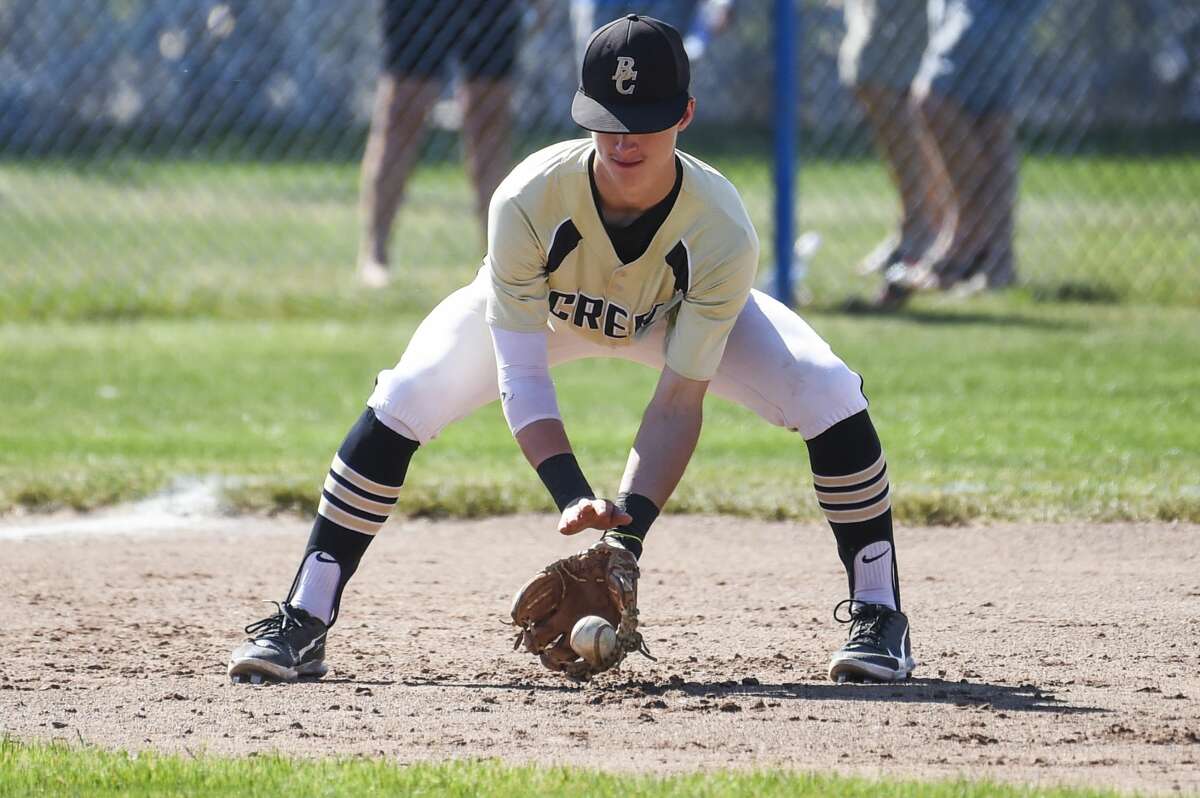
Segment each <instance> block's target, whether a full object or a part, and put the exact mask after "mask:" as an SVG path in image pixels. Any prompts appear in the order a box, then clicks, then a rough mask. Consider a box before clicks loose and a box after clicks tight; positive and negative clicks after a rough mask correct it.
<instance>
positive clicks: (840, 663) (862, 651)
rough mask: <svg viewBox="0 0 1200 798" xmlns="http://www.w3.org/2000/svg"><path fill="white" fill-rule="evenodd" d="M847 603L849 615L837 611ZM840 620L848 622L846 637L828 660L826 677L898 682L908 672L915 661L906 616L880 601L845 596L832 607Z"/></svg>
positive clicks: (904, 677)
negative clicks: (842, 615) (877, 602)
mask: <svg viewBox="0 0 1200 798" xmlns="http://www.w3.org/2000/svg"><path fill="white" fill-rule="evenodd" d="M846 605H849V607H850V609H849V617H847V618H842V617H841V616H839V615H838V610H840V609H841V608H842V607H843V606H846ZM833 617H834V619H835V620H837V621H838V622H840V623H848V624H850V639H849V640H847V641H846V645H844V646H842V647H841V648H840V649H838V650H837V651H836V652H835V653H834V655H833V658H832V659H830V660H829V678H830V679H832V680H833V681H835V682H838V683H839V684H840V683H841V682H847V681H864V680H867V681H876V682H898V681H900V680H902V679H907V678H908V677H909V676H910V675H912V672H913V668H915V667H917V661H916V660H915V659H913V656H912V643H911V642H910V641H909V639H908V618H907V617H906V616H905V615H904V613H902V612H899V611H898V610H893V609H891V608H889V607H886V606H884V605H883V604H864V603H863V602H861V601H855V600H853V599H846V600H845V601H842V602H841V603H839V604H838V605H837V606H836V607H834V610H833Z"/></svg>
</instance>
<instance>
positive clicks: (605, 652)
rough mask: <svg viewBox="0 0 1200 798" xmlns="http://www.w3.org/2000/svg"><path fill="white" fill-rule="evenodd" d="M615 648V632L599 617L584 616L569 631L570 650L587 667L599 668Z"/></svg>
mask: <svg viewBox="0 0 1200 798" xmlns="http://www.w3.org/2000/svg"><path fill="white" fill-rule="evenodd" d="M616 647H617V630H616V629H613V627H612V624H610V623H609V622H608V621H606V620H604V619H603V618H601V617H600V616H599V615H585V616H583V617H582V618H580V619H579V620H578V621H576V622H575V627H574V628H573V629H571V648H572V649H573V650H574V651H575V653H576V654H578V655H579V656H581V657H583V658H584V660H586V661H587V663H588V664H589V665H593V666H596V667H599V666H600V664H601V663H603V662H604V661H605V660H607V659H608V658H609V657H610V656H612V653H613V651H614V650H615V649H616Z"/></svg>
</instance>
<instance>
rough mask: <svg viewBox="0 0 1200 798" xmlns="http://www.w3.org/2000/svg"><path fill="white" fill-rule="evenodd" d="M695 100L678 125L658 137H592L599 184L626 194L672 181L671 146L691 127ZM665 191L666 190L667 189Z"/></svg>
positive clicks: (631, 134) (689, 104) (632, 135)
mask: <svg viewBox="0 0 1200 798" xmlns="http://www.w3.org/2000/svg"><path fill="white" fill-rule="evenodd" d="M694 107H695V100H691V101H689V102H688V107H687V110H686V111H684V113H683V117H682V118H681V119H680V120H679V123H678V124H676V125H675V126H673V127H669V128H667V129H666V130H661V131H659V132H658V133H593V134H592V139H593V141H595V143H596V168H597V170H598V171H603V172H604V176H603V178H601V182H602V183H603V182H607V181H605V180H604V178H607V180H608V181H611V183H612V184H614V185H616V186H619V187H620V188H621V189H623V190H625V191H630V192H638V191H639V190H641V189H643V188H648V187H649V186H651V185H654V184H656V183H661V182H664V181H669V182H670V183H674V181H675V142H676V139H677V138H678V136H679V132H680V131H681V130H683V129H684V128H686V127H687V126H688V125H689V124H691V121H692V117H693V115H694V110H693V109H694ZM668 189H669V186H668Z"/></svg>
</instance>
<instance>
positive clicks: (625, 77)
mask: <svg viewBox="0 0 1200 798" xmlns="http://www.w3.org/2000/svg"><path fill="white" fill-rule="evenodd" d="M636 78H637V72H635V71H634V69H633V59H632V58H630V57H629V56H627V55H619V56H617V71H616V72H614V73H613V76H612V79H613V82H615V83H616V84H617V94H633V90H634V88H635V87H634V86H633V85H629V86H626V85H625V84H626V83H628V82H630V81H633V80H635V79H636Z"/></svg>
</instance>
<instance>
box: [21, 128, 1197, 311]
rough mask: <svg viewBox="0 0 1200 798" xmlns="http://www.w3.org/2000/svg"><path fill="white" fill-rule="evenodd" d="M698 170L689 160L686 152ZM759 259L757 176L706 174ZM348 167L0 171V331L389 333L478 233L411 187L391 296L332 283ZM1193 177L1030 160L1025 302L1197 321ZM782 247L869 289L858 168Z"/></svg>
mask: <svg viewBox="0 0 1200 798" xmlns="http://www.w3.org/2000/svg"><path fill="white" fill-rule="evenodd" d="M699 154H700V155H702V156H703V155H705V153H703V152H701V153H699ZM713 161H714V163H715V164H716V165H717V166H718V167H719V168H721V169H722V170H723V171H724V172H725V173H726V174H727V175H728V176H729V177H730V179H731V180H733V181H734V183H735V184H736V185H737V186H738V187H739V189H740V190H741V192H742V195H743V198H744V200H745V202H746V205H747V207H748V208H749V210H750V214H751V216H752V218H753V219H754V221H755V224H756V225H757V226H758V229H759V233H760V236H761V238H762V241H763V245H764V246H763V263H764V264H769V263H772V262H773V261H774V255H773V253H772V251H771V241H772V237H771V230H772V223H771V209H772V201H771V179H770V170H769V163H768V162H767V161H766V160H765V159H764V158H759V157H748V156H719V155H718V156H715V157H714V158H713ZM357 181H358V166H357V164H354V163H347V162H331V163H321V162H317V163H273V164H254V163H244V162H225V163H222V162H215V163H209V162H188V161H165V162H162V161H151V162H137V161H129V160H118V161H94V162H61V161H34V162H0V208H3V212H0V241H3V242H4V246H3V247H2V248H0V320H19V319H45V318H72V319H113V318H117V319H120V318H141V317H155V318H171V317H180V316H208V317H213V316H216V317H225V318H252V319H260V318H276V319H279V318H301V317H307V318H324V317H328V316H331V315H332V316H338V317H343V318H359V317H362V316H364V315H366V316H373V317H375V318H387V317H390V316H392V315H393V314H395V313H398V312H415V311H418V310H420V309H424V308H428V307H429V306H431V305H432V304H433V303H434V302H435V301H436V300H437V299H438V298H439V297H441V296H443V295H445V294H446V293H447V292H448V291H449V290H450V289H451V288H453V287H455V286H457V285H459V284H461V283H462V282H464V281H465V280H466V278H467V276H468V275H469V274H470V273H471V272H472V271H473V269H474V268H475V267H476V265H477V264H478V262H479V258H480V256H481V254H482V233H481V232H480V231H479V229H478V228H477V225H476V223H475V220H474V217H473V214H472V212H471V200H470V192H469V190H468V187H467V185H466V181H465V178H464V176H463V170H462V169H461V167H460V166H459V165H458V164H456V163H454V164H446V163H436V164H430V165H427V166H425V167H423V168H422V169H420V170H419V171H418V173H417V175H416V177H415V179H414V180H413V182H412V185H411V187H410V191H409V201H408V203H407V204H406V206H405V208H404V209H403V211H402V213H401V214H400V217H399V221H398V223H397V226H396V230H395V234H394V242H395V244H394V255H395V258H396V260H397V262H398V264H399V265H400V267H401V268H402V269H403V275H404V276H403V279H402V280H400V281H399V282H398V283H397V284H396V285H395V286H394V287H393V288H391V289H389V290H388V291H384V292H381V293H379V292H373V293H368V292H365V291H362V290H359V289H357V288H356V287H355V286H354V285H353V283H352V281H351V280H350V279H349V276H350V274H351V271H352V267H353V260H354V257H355V249H356V240H357V211H356V203H357ZM1197 197H1200V160H1196V159H1188V158H1161V159H1143V160H1129V159H1121V158H1116V157H1106V158H1074V159H1059V158H1052V157H1037V158H1031V159H1029V160H1028V161H1027V162H1026V164H1025V166H1024V168H1023V171H1022V201H1021V206H1020V219H1019V226H1018V241H1017V243H1018V248H1019V255H1020V257H1021V264H1022V265H1021V275H1022V279H1023V280H1024V281H1026V283H1027V285H1028V286H1030V290H1031V291H1032V292H1033V293H1035V294H1036V295H1038V296H1054V295H1056V294H1058V293H1062V292H1063V286H1065V287H1066V289H1065V290H1066V292H1067V293H1071V292H1075V293H1081V292H1082V293H1090V294H1093V295H1098V296H1111V297H1114V298H1117V299H1129V300H1134V301H1153V302H1163V303H1169V304H1184V305H1192V306H1198V305H1200V226H1198V225H1197V223H1196V220H1197V218H1200V202H1198V201H1197ZM798 204H799V215H800V225H799V226H800V228H801V229H804V230H815V231H817V232H819V233H820V234H821V235H822V238H823V242H824V243H823V245H822V247H821V250H820V251H819V252H818V254H817V256H816V258H815V259H814V261H813V263H812V264H811V268H810V271H809V275H808V279H807V287H808V288H809V289H810V290H811V291H812V293H813V295H814V297H815V298H816V300H817V302H818V303H819V304H822V305H826V306H832V305H835V304H837V303H838V302H840V301H841V300H842V299H843V298H845V297H846V296H847V295H848V294H853V293H861V292H862V291H864V290H866V289H867V288H868V287H869V286H870V284H871V282H870V281H868V280H866V279H864V278H861V277H858V276H856V275H855V274H854V270H853V265H854V264H855V263H856V262H857V261H858V259H859V258H861V257H862V256H863V255H864V254H865V253H866V252H867V251H869V250H870V249H871V248H872V247H873V246H874V244H875V243H876V242H877V241H878V240H879V239H880V238H882V237H883V236H884V234H885V233H886V232H887V231H888V229H889V227H890V226H891V225H892V224H893V222H894V217H895V214H896V198H895V192H894V191H893V190H892V188H891V187H890V185H889V183H888V181H887V178H886V176H885V174H884V171H883V169H882V167H881V166H880V165H879V164H878V163H877V162H875V161H874V160H870V159H869V160H864V161H839V162H828V161H812V162H806V163H805V164H804V165H803V169H802V171H801V173H800V180H799V196H798Z"/></svg>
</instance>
